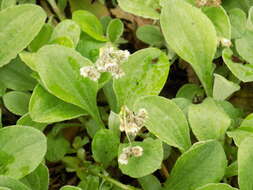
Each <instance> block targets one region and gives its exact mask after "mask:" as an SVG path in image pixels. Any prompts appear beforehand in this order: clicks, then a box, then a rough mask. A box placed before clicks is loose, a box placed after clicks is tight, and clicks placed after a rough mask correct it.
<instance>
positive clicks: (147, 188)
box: [138, 175, 162, 190]
mask: <svg viewBox="0 0 253 190" xmlns="http://www.w3.org/2000/svg"><path fill="white" fill-rule="evenodd" d="M138 182H139V183H140V184H141V186H142V188H143V189H144V190H161V188H162V186H161V183H160V181H159V180H158V179H157V178H156V177H155V176H154V175H147V176H144V177H141V178H139V179H138Z"/></svg>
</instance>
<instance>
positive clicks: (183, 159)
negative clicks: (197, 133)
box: [164, 140, 227, 190]
mask: <svg viewBox="0 0 253 190" xmlns="http://www.w3.org/2000/svg"><path fill="white" fill-rule="evenodd" d="M203 158H204V159H203ZM226 165H227V160H226V155H225V152H224V150H223V148H222V146H221V144H220V143H219V142H217V141H213V140H209V141H204V142H199V143H196V144H194V145H193V146H192V147H191V149H189V150H188V151H187V152H185V153H184V154H183V155H181V156H180V157H179V159H178V160H177V162H176V164H175V165H174V167H173V169H172V171H171V174H170V177H169V179H168V180H167V181H166V183H165V188H164V190H179V189H183V190H196V188H198V187H201V186H203V185H205V184H207V183H216V182H219V181H220V180H221V179H222V177H223V175H224V173H225V168H226Z"/></svg>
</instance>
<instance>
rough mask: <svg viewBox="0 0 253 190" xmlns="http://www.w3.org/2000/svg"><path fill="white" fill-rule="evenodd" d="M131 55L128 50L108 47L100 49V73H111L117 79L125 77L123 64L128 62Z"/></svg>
mask: <svg viewBox="0 0 253 190" xmlns="http://www.w3.org/2000/svg"><path fill="white" fill-rule="evenodd" d="M129 55H130V53H129V52H128V51H127V50H124V51H123V50H117V49H116V48H114V47H112V46H110V45H107V46H105V47H104V48H101V49H100V55H99V58H98V60H97V61H96V66H97V68H98V70H99V71H100V72H110V73H111V74H112V76H113V77H114V78H116V79H118V78H120V77H122V76H124V72H123V70H122V69H121V67H120V66H121V64H122V63H123V62H125V61H127V60H128V57H129Z"/></svg>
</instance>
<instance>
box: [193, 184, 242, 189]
mask: <svg viewBox="0 0 253 190" xmlns="http://www.w3.org/2000/svg"><path fill="white" fill-rule="evenodd" d="M196 190H238V189H236V188H233V187H231V186H230V185H228V184H225V183H209V184H207V185H204V186H202V187H200V188H198V189H196Z"/></svg>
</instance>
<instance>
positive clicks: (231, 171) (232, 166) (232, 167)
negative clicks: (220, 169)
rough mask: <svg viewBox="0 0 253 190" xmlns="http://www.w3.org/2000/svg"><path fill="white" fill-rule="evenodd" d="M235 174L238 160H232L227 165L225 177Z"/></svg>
mask: <svg viewBox="0 0 253 190" xmlns="http://www.w3.org/2000/svg"><path fill="white" fill-rule="evenodd" d="M237 175H238V162H237V161H234V162H233V163H232V164H230V165H229V166H228V167H227V169H226V173H225V177H233V176H237Z"/></svg>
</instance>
